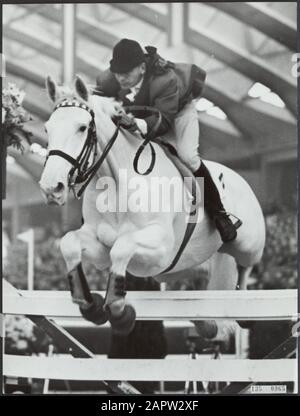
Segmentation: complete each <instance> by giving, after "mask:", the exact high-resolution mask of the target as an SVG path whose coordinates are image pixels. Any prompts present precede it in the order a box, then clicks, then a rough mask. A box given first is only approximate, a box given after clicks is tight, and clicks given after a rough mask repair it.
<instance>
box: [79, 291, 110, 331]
mask: <svg viewBox="0 0 300 416" xmlns="http://www.w3.org/2000/svg"><path fill="white" fill-rule="evenodd" d="M91 295H92V298H93V303H92V304H91V305H90V306H89V307H88V308H82V307H80V308H79V309H80V312H81V315H82V316H83V317H84V319H86V320H87V321H91V322H93V323H94V324H96V325H103V324H105V322H107V321H108V313H107V312H106V311H105V310H104V308H103V306H104V299H103V296H101V295H99V294H98V293H92V294H91Z"/></svg>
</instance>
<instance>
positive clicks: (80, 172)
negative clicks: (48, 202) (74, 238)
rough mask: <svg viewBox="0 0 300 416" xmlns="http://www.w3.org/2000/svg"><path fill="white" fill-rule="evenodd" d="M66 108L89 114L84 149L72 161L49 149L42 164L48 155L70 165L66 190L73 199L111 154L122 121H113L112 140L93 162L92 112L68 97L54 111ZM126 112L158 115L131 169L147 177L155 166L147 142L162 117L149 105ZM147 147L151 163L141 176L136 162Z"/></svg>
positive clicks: (131, 107) (94, 152) (93, 124)
mask: <svg viewBox="0 0 300 416" xmlns="http://www.w3.org/2000/svg"><path fill="white" fill-rule="evenodd" d="M65 107H76V108H82V109H83V110H85V111H87V112H88V113H89V114H90V115H91V117H92V118H91V121H90V124H89V127H88V133H87V137H86V139H85V142H84V145H83V148H82V150H81V152H80V154H79V155H78V156H77V158H76V159H74V158H73V157H72V156H70V155H68V154H67V153H65V152H63V151H62V150H55V149H54V150H50V152H49V153H48V155H47V158H46V161H45V164H46V162H47V160H48V158H49V157H50V156H60V157H62V158H63V159H65V160H67V161H68V162H69V163H70V164H71V165H72V168H71V169H70V171H69V173H68V187H69V189H72V191H73V193H74V196H75V198H76V199H80V198H81V196H82V194H83V192H84V191H85V189H86V187H87V186H88V184H89V183H90V182H91V180H92V179H93V177H94V176H95V175H96V173H97V171H98V169H99V168H100V167H101V165H102V163H103V162H104V160H105V158H106V156H107V154H108V152H109V151H110V149H111V147H112V146H113V144H114V142H115V140H116V138H117V137H118V134H119V131H120V127H121V126H122V119H121V118H116V130H115V132H114V134H113V135H112V137H111V138H110V139H109V141H108V143H107V144H106V146H105V148H104V149H103V152H102V154H101V156H100V158H99V159H98V160H97V161H96V158H97V149H98V146H97V133H96V125H95V113H94V111H93V110H92V109H91V108H90V107H89V106H88V105H86V104H84V103H81V102H79V101H77V100H76V98H74V99H72V100H69V99H68V98H65V99H64V100H63V101H61V102H60V103H58V104H57V105H56V106H55V107H54V109H53V112H52V114H53V113H54V111H56V110H57V109H59V108H65ZM125 110H127V111H148V112H151V113H153V114H155V115H156V116H157V121H156V123H155V126H154V127H153V129H152V131H151V132H149V133H148V135H147V138H145V137H144V141H143V143H142V144H141V146H140V147H139V149H138V151H137V153H136V155H135V158H134V161H133V167H134V170H135V172H136V173H137V174H139V175H148V174H149V173H150V172H152V170H153V168H154V165H155V160H156V156H155V150H154V147H153V146H152V144H151V142H150V140H152V138H153V137H154V135H155V133H156V131H157V129H158V127H159V125H160V123H161V114H160V111H158V110H157V109H155V108H153V107H148V106H128V107H125ZM148 144H149V145H150V149H151V163H150V166H149V168H148V169H147V170H146V172H144V173H141V172H139V170H138V161H139V158H140V156H141V154H142V152H143V151H144V149H145V147H146V145H148ZM91 154H93V160H92V163H91V165H90V166H89V159H90V156H91ZM78 184H82V186H81V187H80V189H79V190H78V191H77V192H76V189H75V186H76V185H78Z"/></svg>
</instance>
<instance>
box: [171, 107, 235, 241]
mask: <svg viewBox="0 0 300 416" xmlns="http://www.w3.org/2000/svg"><path fill="white" fill-rule="evenodd" d="M174 128H175V136H176V147H177V150H178V153H179V156H180V157H181V159H182V160H183V161H184V162H185V163H186V164H187V165H188V166H189V167H190V168H191V169H192V171H193V172H194V175H195V176H196V177H203V178H204V206H205V208H206V210H207V213H208V215H209V216H210V218H211V219H212V220H213V221H214V222H215V225H216V228H217V229H218V231H219V232H220V235H221V238H222V241H223V242H229V241H232V240H234V239H235V238H236V235H237V232H236V227H235V225H234V224H233V223H232V221H231V219H230V217H229V215H228V214H227V213H226V211H225V209H224V206H223V204H222V202H221V199H220V195H219V191H218V189H217V187H216V185H215V183H214V181H213V180H212V177H211V175H210V173H209V170H208V169H207V167H206V166H205V165H204V163H203V161H201V158H200V156H199V153H198V146H199V119H198V114H197V110H196V107H195V104H194V103H193V102H191V103H188V104H187V105H186V106H185V107H184V108H183V109H182V110H181V111H180V112H179V114H178V115H177V117H176V118H175V121H174Z"/></svg>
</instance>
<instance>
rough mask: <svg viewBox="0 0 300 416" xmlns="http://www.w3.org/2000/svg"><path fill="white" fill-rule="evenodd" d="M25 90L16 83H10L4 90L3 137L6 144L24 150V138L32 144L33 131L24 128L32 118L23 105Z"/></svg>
mask: <svg viewBox="0 0 300 416" xmlns="http://www.w3.org/2000/svg"><path fill="white" fill-rule="evenodd" d="M24 97H25V92H24V91H21V90H20V89H19V88H18V87H17V86H16V85H15V84H13V83H8V85H7V87H5V88H4V89H3V90H2V129H3V130H2V137H3V138H4V140H5V144H6V146H14V147H16V148H17V149H18V150H21V151H23V150H24V146H23V144H22V140H23V139H25V140H26V141H27V143H29V144H31V136H32V133H30V132H28V131H26V130H25V129H24V123H26V122H27V121H30V120H32V118H31V117H30V115H29V114H28V113H27V112H26V110H25V109H24V108H23V106H22V102H23V100H24Z"/></svg>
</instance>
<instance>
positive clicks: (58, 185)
mask: <svg viewBox="0 0 300 416" xmlns="http://www.w3.org/2000/svg"><path fill="white" fill-rule="evenodd" d="M63 189H64V184H63V183H62V182H58V184H57V186H56V188H55V189H54V193H55V192H61V191H62V190H63Z"/></svg>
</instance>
